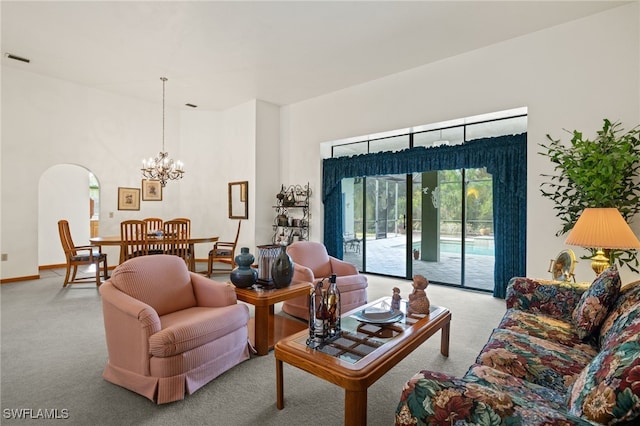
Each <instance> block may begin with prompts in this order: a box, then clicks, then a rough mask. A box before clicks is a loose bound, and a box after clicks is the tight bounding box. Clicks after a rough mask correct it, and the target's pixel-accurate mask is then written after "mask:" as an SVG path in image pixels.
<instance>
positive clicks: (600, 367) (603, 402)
mask: <svg viewBox="0 0 640 426" xmlns="http://www.w3.org/2000/svg"><path fill="white" fill-rule="evenodd" d="M568 395H569V400H568V408H569V412H570V413H571V414H574V415H576V416H580V417H583V418H586V419H588V420H591V421H595V422H597V423H598V424H621V423H624V424H638V423H637V421H638V417H639V416H640V345H639V344H638V340H637V339H636V340H633V341H629V342H626V343H623V344H621V345H620V346H616V347H615V348H612V349H606V350H604V351H602V352H600V353H599V354H598V355H596V357H595V358H593V360H592V361H591V362H590V363H589V365H587V366H586V367H585V368H584V370H582V372H581V373H580V374H579V375H578V377H577V379H576V381H575V382H574V383H573V385H572V387H571V389H569V394H568Z"/></svg>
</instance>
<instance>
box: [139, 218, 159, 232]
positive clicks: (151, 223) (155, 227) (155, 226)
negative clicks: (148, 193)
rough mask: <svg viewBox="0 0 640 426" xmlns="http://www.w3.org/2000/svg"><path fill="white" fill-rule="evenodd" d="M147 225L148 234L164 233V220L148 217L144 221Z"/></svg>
mask: <svg viewBox="0 0 640 426" xmlns="http://www.w3.org/2000/svg"><path fill="white" fill-rule="evenodd" d="M142 220H144V221H145V222H146V223H147V232H150V233H151V232H155V231H162V224H163V220H162V219H161V218H159V217H146V218H144V219H142Z"/></svg>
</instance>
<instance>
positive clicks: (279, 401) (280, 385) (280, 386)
mask: <svg viewBox="0 0 640 426" xmlns="http://www.w3.org/2000/svg"><path fill="white" fill-rule="evenodd" d="M283 380H284V377H283V376H282V361H280V360H279V359H276V407H278V410H282V409H283V408H284V382H283Z"/></svg>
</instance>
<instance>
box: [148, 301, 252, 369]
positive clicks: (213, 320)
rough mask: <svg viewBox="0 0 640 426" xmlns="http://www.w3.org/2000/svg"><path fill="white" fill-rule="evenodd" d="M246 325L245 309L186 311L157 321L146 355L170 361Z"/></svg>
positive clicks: (235, 307)
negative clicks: (160, 326) (169, 359)
mask: <svg viewBox="0 0 640 426" xmlns="http://www.w3.org/2000/svg"><path fill="white" fill-rule="evenodd" d="M248 321H249V308H247V307H246V305H243V304H239V305H231V306H225V307H222V308H203V307H195V308H188V309H184V310H182V311H177V312H173V313H170V314H167V315H164V316H162V317H160V322H161V324H162V330H160V331H159V332H157V333H155V334H153V335H152V336H151V337H149V353H150V354H151V355H153V356H157V357H170V356H173V355H176V354H180V353H183V352H186V351H189V350H191V349H194V348H197V347H199V346H202V345H204V344H206V343H209V342H211V341H214V340H218V339H220V338H221V337H222V336H225V335H227V334H229V333H231V332H233V331H235V330H237V329H239V328H241V327H244V326H246V324H247V322H248Z"/></svg>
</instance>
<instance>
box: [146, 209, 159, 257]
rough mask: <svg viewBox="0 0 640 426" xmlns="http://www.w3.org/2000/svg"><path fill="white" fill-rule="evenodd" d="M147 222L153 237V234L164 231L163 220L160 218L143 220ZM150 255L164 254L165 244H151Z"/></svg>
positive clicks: (148, 229)
mask: <svg viewBox="0 0 640 426" xmlns="http://www.w3.org/2000/svg"><path fill="white" fill-rule="evenodd" d="M142 220H144V221H145V222H146V224H147V232H148V233H149V234H150V235H151V234H155V233H157V232H158V231H162V229H163V228H162V227H163V220H162V219H161V218H159V217H146V218H144V219H142ZM148 247H149V254H162V253H163V252H164V246H163V244H162V243H161V242H160V243H157V244H155V243H153V242H152V241H150V242H149V246H148Z"/></svg>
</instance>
